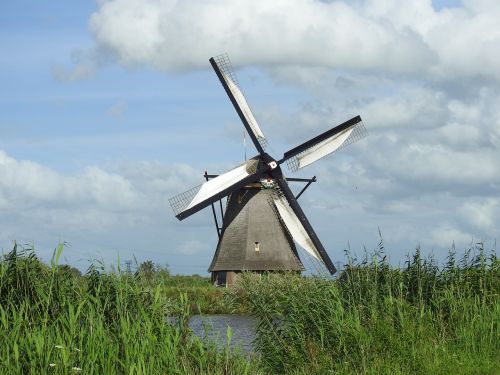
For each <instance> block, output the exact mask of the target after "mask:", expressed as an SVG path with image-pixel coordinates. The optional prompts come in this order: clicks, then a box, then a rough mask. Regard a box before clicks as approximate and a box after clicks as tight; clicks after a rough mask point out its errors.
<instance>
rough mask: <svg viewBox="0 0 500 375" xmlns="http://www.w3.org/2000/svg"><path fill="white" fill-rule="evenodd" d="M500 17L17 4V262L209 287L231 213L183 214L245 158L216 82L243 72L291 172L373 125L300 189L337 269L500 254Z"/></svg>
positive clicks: (0, 110)
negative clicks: (207, 181) (348, 251)
mask: <svg viewBox="0 0 500 375" xmlns="http://www.w3.org/2000/svg"><path fill="white" fill-rule="evenodd" d="M499 16H500V11H499V7H498V5H497V4H496V2H495V1H486V0H483V1H464V2H463V3H462V2H457V1H442V2H433V3H432V4H431V3H430V2H426V1H420V0H419V1H408V2H406V3H404V4H403V2H395V1H356V2H345V3H344V2H326V3H323V4H321V3H319V2H316V1H313V0H296V1H294V2H286V1H276V2H273V5H269V6H266V5H265V2H262V3H261V2H255V3H252V2H247V1H233V2H225V1H223V0H216V1H215V0H214V1H211V2H196V1H193V2H181V3H177V2H175V1H167V0H158V1H145V0H144V1H139V0H115V1H98V2H93V1H76V2H71V3H68V2H63V3H61V2H56V1H44V2H38V1H3V2H2V3H1V4H0V42H1V44H0V45H1V46H2V49H3V51H2V53H1V54H0V82H2V85H1V89H0V173H2V176H1V177H0V178H1V180H2V182H0V227H1V228H2V230H1V231H0V247H1V248H2V249H3V250H4V251H8V250H9V249H10V248H11V247H12V241H14V240H18V241H20V242H22V243H34V244H35V247H36V248H37V250H38V252H39V254H40V255H41V256H42V257H43V258H44V259H48V258H49V257H50V253H51V251H52V249H53V248H54V247H55V245H56V244H57V242H58V241H66V242H68V244H69V246H68V248H67V249H66V251H65V253H64V257H65V261H66V262H69V263H72V264H75V265H76V266H78V267H80V268H82V269H84V268H85V267H86V266H87V265H88V262H87V260H88V259H93V258H103V259H104V260H105V262H107V263H108V264H116V263H117V262H118V256H119V257H120V259H121V261H122V262H123V261H124V260H126V259H131V258H132V257H133V256H135V257H136V258H137V260H138V261H143V260H146V259H152V260H154V261H155V262H158V263H168V264H169V265H170V268H171V269H172V271H173V272H176V273H177V272H178V273H204V272H206V268H207V267H208V265H209V263H210V260H211V257H212V255H213V250H214V247H215V244H216V236H215V230H214V228H213V223H212V219H211V213H210V212H209V210H205V211H204V212H200V213H198V214H197V215H195V216H193V217H190V218H189V219H187V220H185V221H183V222H178V221H177V220H176V219H175V218H173V215H172V212H171V211H170V208H169V206H168V197H169V196H172V195H174V194H176V193H178V192H181V191H183V190H186V189H187V188H189V187H191V186H193V185H195V184H197V183H199V182H201V181H202V173H203V171H204V170H206V169H208V170H209V171H210V172H213V173H220V172H223V171H224V170H227V169H229V168H230V167H232V166H234V165H236V164H238V163H239V162H241V160H242V159H243V157H244V152H245V150H244V148H243V139H242V138H243V133H242V129H243V128H242V126H241V125H240V123H239V121H238V119H237V116H236V114H235V113H234V110H233V108H232V107H231V105H230V103H229V101H228V99H227V98H226V96H225V93H224V92H223V90H222V88H221V87H220V83H219V82H218V81H217V79H216V77H215V75H214V73H213V72H212V71H211V68H210V66H209V63H208V58H209V57H211V56H213V55H217V54H219V53H223V52H228V53H229V55H230V56H231V58H232V60H233V63H234V65H235V66H236V67H237V68H238V69H237V73H238V78H239V80H240V83H241V86H242V87H243V89H244V91H245V94H246V96H247V99H248V101H249V102H250V105H251V106H252V108H253V110H254V112H255V115H256V117H257V119H258V120H259V123H260V124H261V127H262V128H263V131H264V132H265V133H266V135H267V136H268V138H269V139H270V143H271V146H272V149H271V151H272V153H273V155H274V156H275V157H277V158H278V157H280V156H281V155H282V153H283V152H284V151H286V150H287V149H288V148H291V147H293V146H294V145H296V144H298V143H300V142H302V141H304V140H306V139H308V138H309V137H312V136H314V135H316V134H318V133H320V132H322V131H324V130H326V129H328V128H329V127H331V126H333V125H335V124H337V123H340V122H342V121H344V120H346V119H348V118H350V117H352V116H354V115H356V114H360V115H361V116H362V117H363V119H364V121H365V125H366V127H367V128H368V130H369V132H370V137H369V138H367V139H365V140H363V141H361V142H359V144H356V145H353V146H350V147H349V148H348V149H345V150H343V151H342V152H339V153H337V154H335V155H332V156H330V157H328V158H326V159H325V160H321V161H319V162H318V163H316V164H314V165H312V166H311V167H310V168H306V169H305V170H304V171H301V172H299V173H298V174H297V176H304V177H310V176H312V175H317V176H318V180H319V182H318V183H317V184H315V186H313V187H312V188H311V189H310V190H309V191H308V192H307V195H305V196H304V197H303V198H301V200H302V204H303V207H304V209H305V211H306V213H307V214H308V216H309V218H310V220H311V222H312V223H313V225H314V227H315V228H316V229H317V232H318V235H319V236H320V238H321V239H322V241H323V243H324V244H325V247H326V248H327V250H328V251H329V253H330V255H331V257H332V258H333V259H334V261H337V260H342V259H343V250H344V249H345V248H346V246H347V243H348V242H349V243H350V245H351V248H352V249H354V250H357V251H359V250H361V249H362V247H363V246H366V247H367V248H368V249H372V248H374V247H376V245H377V243H378V228H379V227H380V229H381V231H382V234H383V236H384V239H385V241H386V248H387V251H388V253H389V255H390V257H391V259H393V261H394V262H398V261H401V260H402V259H403V258H404V254H405V253H407V252H408V251H411V250H412V249H413V248H414V247H415V246H416V245H417V244H419V243H421V244H422V247H423V249H424V251H426V252H432V253H434V254H435V255H436V256H437V257H438V258H440V257H442V256H443V255H444V254H445V252H446V251H447V249H448V248H449V247H450V246H451V244H452V243H453V242H455V244H456V245H457V248H458V249H463V248H465V247H467V246H468V244H470V242H471V241H472V240H475V241H476V240H484V241H486V243H487V245H488V247H489V248H493V247H494V243H495V239H496V238H498V234H499V225H498V222H499V219H500V214H499V213H500V199H499V186H500V173H499V172H498V168H497V163H498V160H499V158H500V152H499V147H500V141H499V139H500V122H499V118H500V117H499V114H500V113H499V110H498V108H500V107H499V106H498V104H499V103H500V90H499V88H500V87H499V84H498V79H499V78H500V68H499V67H500V58H499V57H500V55H499V54H500V52H498V51H500V48H496V47H500V44H499V43H500V27H499V26H498V22H497V21H496V20H497V19H498V17H499ZM214 20H219V21H218V22H214ZM253 152H254V150H253V149H252V148H251V147H250V146H248V148H247V153H248V154H249V155H251V154H252V153H253Z"/></svg>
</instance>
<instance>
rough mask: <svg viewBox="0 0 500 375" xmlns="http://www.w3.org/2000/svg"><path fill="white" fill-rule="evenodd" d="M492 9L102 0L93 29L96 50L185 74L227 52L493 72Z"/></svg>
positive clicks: (374, 67) (264, 59)
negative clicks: (218, 54) (99, 48)
mask: <svg viewBox="0 0 500 375" xmlns="http://www.w3.org/2000/svg"><path fill="white" fill-rule="evenodd" d="M499 15H500V10H499V8H498V6H497V5H495V3H494V2H484V3H483V4H482V5H481V6H478V5H477V4H476V3H475V2H464V8H453V9H447V8H445V9H442V10H440V11H436V10H435V9H434V8H433V7H432V4H431V1H430V0H427V1H422V0H413V1H405V2H400V1H384V2H381V1H376V0H368V1H362V2H354V3H348V2H343V1H338V2H337V1H336V2H328V3H326V2H321V1H317V0H294V1H288V0H286V1H285V0H278V1H273V2H268V1H252V2H249V1H244V0H238V1H233V0H231V1H227V0H211V1H190V2H185V1H175V0H147V1H144V0H109V1H101V2H99V9H98V10H97V12H95V13H94V14H93V16H92V18H91V20H90V28H91V30H92V31H93V33H94V35H95V37H96V40H97V42H98V44H99V46H100V47H103V48H105V49H107V50H109V51H111V52H112V53H114V54H115V56H116V57H117V58H118V60H119V61H120V62H121V63H123V64H125V65H130V66H134V65H139V64H146V65H152V66H154V67H157V68H160V69H164V70H174V71H175V70H184V71H185V70H189V69H196V68H204V67H206V59H207V57H208V56H212V55H214V54H217V53H218V52H223V51H227V52H229V53H230V55H231V57H232V58H233V62H234V63H235V64H236V65H243V64H262V65H275V64H277V65H302V66H304V65H310V66H323V67H328V68H342V69H357V70H362V71H367V72H374V71H376V72H379V73H387V74H397V75H400V74H403V75H414V76H418V77H422V76H427V77H432V78H433V79H437V80H449V79H455V78H456V77H467V76H482V75H486V76H493V77H495V78H499V77H500V67H499V64H498V62H499V61H500V49H498V48H495V46H498V43H499V42H500V30H499V29H498V27H497V20H498V17H499ZM478 56H481V64H477V57H478Z"/></svg>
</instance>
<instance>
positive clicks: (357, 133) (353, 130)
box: [286, 121, 368, 172]
mask: <svg viewBox="0 0 500 375" xmlns="http://www.w3.org/2000/svg"><path fill="white" fill-rule="evenodd" d="M342 135H346V137H345V139H344V140H343V141H342V142H341V143H340V144H339V145H338V146H336V145H333V146H332V142H335V141H336V140H341V139H340V137H342ZM367 135H368V131H367V130H366V128H365V126H364V124H363V121H360V122H358V123H356V124H354V125H353V126H351V127H349V128H347V129H345V130H344V131H342V132H340V133H338V134H335V135H333V136H331V137H329V138H327V139H324V140H322V141H321V142H318V143H316V144H315V145H313V146H311V147H309V148H307V149H305V150H304V151H302V152H301V153H299V154H297V155H295V156H293V157H291V158H290V159H287V160H286V164H287V166H288V168H289V169H290V170H291V171H292V172H296V171H298V170H299V169H300V168H303V167H305V166H307V165H309V164H312V163H314V162H316V161H318V160H319V159H321V158H323V157H325V156H327V155H330V154H332V153H334V152H336V151H338V150H341V149H343V148H344V147H346V146H349V145H351V144H353V143H355V142H357V141H359V140H360V139H363V138H364V137H366V136H367ZM329 146H330V147H331V150H328V147H329ZM335 146H336V147H335ZM322 150H323V153H321V151H322ZM316 152H317V153H319V154H320V156H319V157H317V158H314V157H312V159H313V160H312V161H310V162H307V163H304V164H302V163H301V160H302V159H303V158H304V157H305V156H306V155H312V154H314V153H316Z"/></svg>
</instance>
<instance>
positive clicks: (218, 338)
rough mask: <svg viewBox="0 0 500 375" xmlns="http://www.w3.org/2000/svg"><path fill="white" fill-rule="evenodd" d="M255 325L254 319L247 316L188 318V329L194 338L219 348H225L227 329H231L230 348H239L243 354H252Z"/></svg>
mask: <svg viewBox="0 0 500 375" xmlns="http://www.w3.org/2000/svg"><path fill="white" fill-rule="evenodd" d="M255 324H256V322H255V319H254V318H252V317H251V316H249V315H193V316H191V317H190V318H189V327H190V328H191V329H192V330H193V332H194V334H195V335H196V336H198V337H201V338H203V339H208V340H211V341H213V342H215V343H216V345H217V346H218V347H220V348H223V347H225V346H226V342H227V338H226V337H227V327H228V326H229V327H231V329H232V337H231V342H230V347H231V348H232V349H235V348H237V347H239V348H241V350H242V351H243V352H245V353H252V352H253V345H252V342H253V340H254V339H255Z"/></svg>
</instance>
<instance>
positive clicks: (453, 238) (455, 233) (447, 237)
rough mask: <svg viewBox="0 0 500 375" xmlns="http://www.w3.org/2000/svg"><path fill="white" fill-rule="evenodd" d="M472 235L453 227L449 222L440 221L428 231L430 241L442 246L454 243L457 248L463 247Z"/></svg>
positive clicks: (449, 245) (448, 246)
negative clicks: (440, 222)
mask: <svg viewBox="0 0 500 375" xmlns="http://www.w3.org/2000/svg"><path fill="white" fill-rule="evenodd" d="M472 239H473V236H472V235H471V234H469V233H465V232H463V231H461V230H460V229H457V228H455V227H454V226H453V225H451V224H450V223H447V222H445V223H442V224H440V225H438V226H437V227H436V228H435V229H433V230H432V231H431V233H430V243H431V244H434V245H436V246H440V247H442V248H451V246H452V244H453V243H454V244H455V245H457V248H465V246H466V245H467V244H468V243H470V242H471V241H472Z"/></svg>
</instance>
